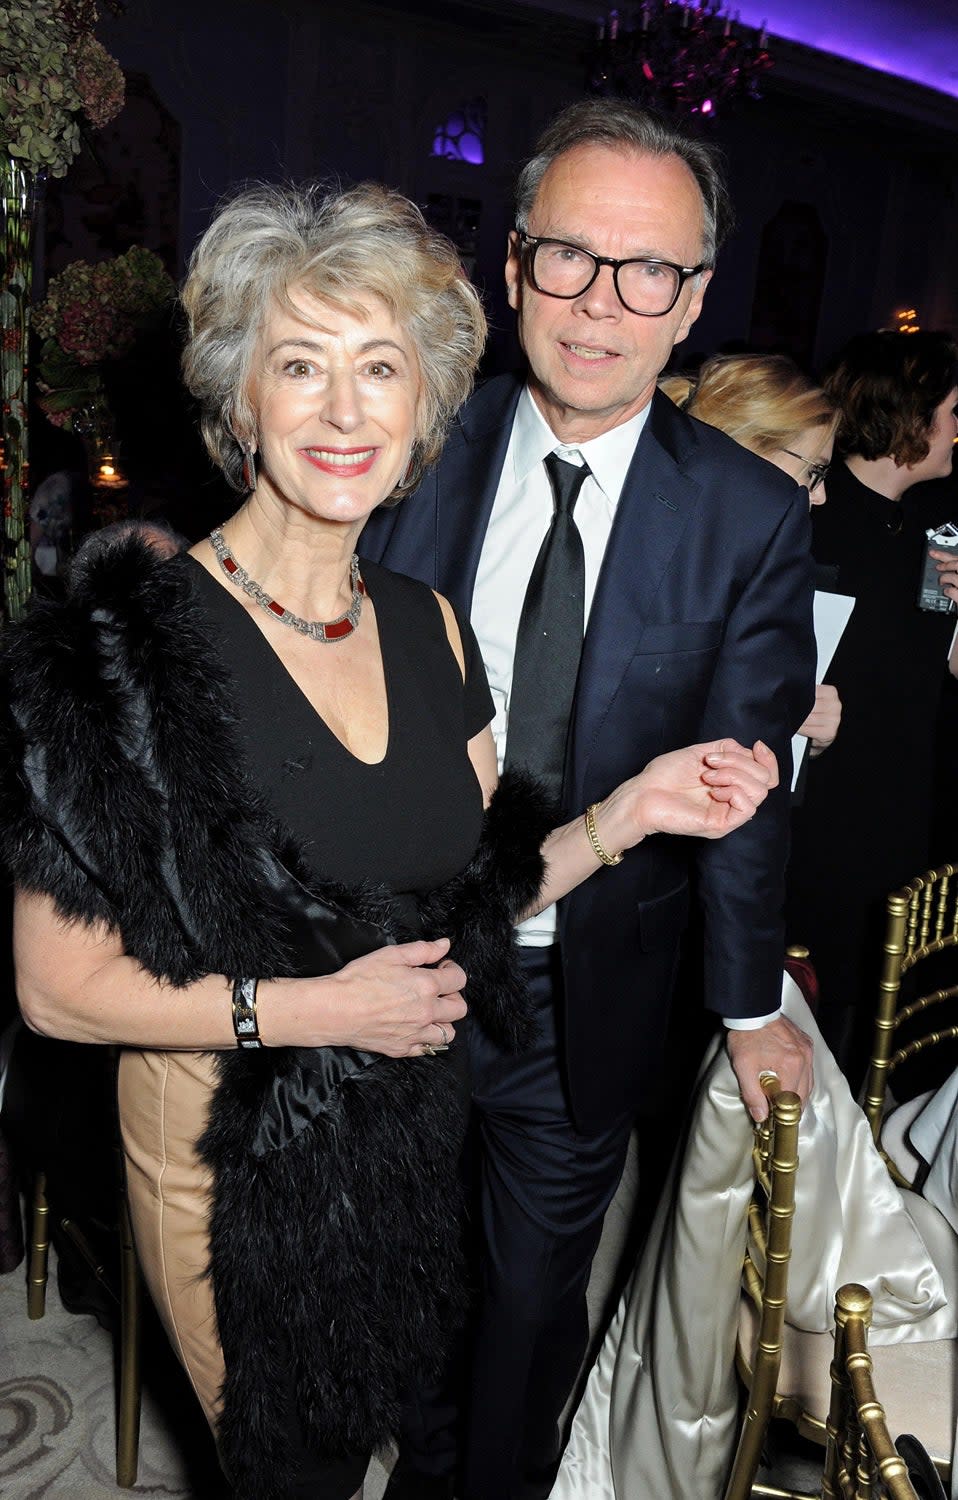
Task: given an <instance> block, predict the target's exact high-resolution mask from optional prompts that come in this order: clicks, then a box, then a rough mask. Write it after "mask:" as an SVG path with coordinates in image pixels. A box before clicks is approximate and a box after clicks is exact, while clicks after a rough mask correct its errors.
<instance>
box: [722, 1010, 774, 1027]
mask: <svg viewBox="0 0 958 1500" xmlns="http://www.w3.org/2000/svg"><path fill="white" fill-rule="evenodd" d="M781 1014H782V1007H781V1006H779V1007H778V1010H773V1011H770V1012H769V1014H768V1015H767V1016H723V1017H722V1024H723V1026H725V1027H726V1028H727V1029H728V1030H729V1031H758V1030H759V1028H760V1027H762V1026H767V1025H768V1023H769V1021H777V1020H778V1018H779V1016H780V1015H781Z"/></svg>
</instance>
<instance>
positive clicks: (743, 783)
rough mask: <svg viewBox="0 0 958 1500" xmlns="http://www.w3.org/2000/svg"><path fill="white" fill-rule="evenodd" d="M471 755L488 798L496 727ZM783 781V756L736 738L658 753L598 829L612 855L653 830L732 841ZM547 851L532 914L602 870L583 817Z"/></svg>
mask: <svg viewBox="0 0 958 1500" xmlns="http://www.w3.org/2000/svg"><path fill="white" fill-rule="evenodd" d="M469 757H470V760H471V761H472V764H473V767H474V769H475V772H476V775H477V777H478V778H479V784H480V786H481V787H482V791H483V797H484V798H485V801H486V803H488V801H489V798H490V797H491V795H492V793H493V791H494V790H495V787H496V781H497V774H496V751H495V744H494V741H493V738H492V732H491V730H489V729H484V730H483V731H482V733H481V734H478V735H476V736H475V738H474V739H472V740H470V742H469ZM777 785H778V765H777V762H776V760H775V756H774V755H773V753H772V751H771V750H769V749H768V747H767V746H766V745H763V744H762V743H761V742H757V743H756V744H755V746H754V747H753V748H752V749H751V750H745V749H743V747H742V746H741V745H739V744H737V743H736V741H735V740H715V741H712V742H710V743H709V744H704V745H689V746H688V747H686V748H685V749H684V750H672V751H670V752H669V753H668V754H667V755H659V756H656V758H655V760H653V761H650V762H649V764H648V765H647V766H646V768H645V770H644V771H641V772H640V773H639V775H637V776H633V777H631V778H630V780H628V781H624V782H623V783H622V785H621V786H618V787H616V789H615V791H614V792H612V793H610V795H609V796H608V797H606V798H605V799H604V801H602V802H600V803H598V804H597V806H596V811H595V830H596V834H597V835H598V838H599V842H600V843H601V845H602V847H603V848H604V849H605V850H606V851H607V853H609V854H610V855H616V854H619V853H621V852H622V851H624V850H626V849H632V848H634V847H635V845H636V844H638V843H641V841H642V839H644V838H646V837H647V836H648V835H649V834H650V833H673V834H687V835H694V836H696V837H699V838H713V839H715V838H724V836H725V835H726V834H727V833H731V832H732V831H733V829H735V828H740V827H741V826H742V824H743V823H745V822H747V821H748V819H749V818H751V817H753V816H754V814H755V811H756V809H757V808H758V807H759V806H760V805H761V803H762V802H764V800H765V798H766V796H767V795H768V792H769V790H770V788H771V787H773V786H777ZM542 853H543V856H544V858H545V862H546V871H545V879H544V880H543V884H542V890H541V892H540V894H539V899H538V900H537V901H536V903H535V905H534V906H533V907H531V908H530V909H529V910H528V911H526V912H524V913H523V916H525V917H530V916H534V915H535V913H536V912H539V911H542V910H543V909H544V908H545V907H547V906H551V904H552V902H553V901H558V900H559V898H560V897H561V896H565V895H567V894H568V892H569V891H571V890H574V889H575V887H576V886H577V885H581V883H582V881H583V880H587V879H588V878H589V876H590V875H594V874H595V872H596V871H597V870H599V869H601V868H602V861H601V860H600V859H599V857H598V855H597V854H596V853H595V850H594V849H593V847H592V843H591V840H590V839H589V836H588V833H587V832H586V827H585V819H584V818H583V817H579V818H575V819H573V821H572V822H571V823H565V824H563V826H562V827H561V828H557V829H555V830H554V832H553V833H550V834H549V837H548V838H547V839H546V841H545V843H544V844H543V846H542Z"/></svg>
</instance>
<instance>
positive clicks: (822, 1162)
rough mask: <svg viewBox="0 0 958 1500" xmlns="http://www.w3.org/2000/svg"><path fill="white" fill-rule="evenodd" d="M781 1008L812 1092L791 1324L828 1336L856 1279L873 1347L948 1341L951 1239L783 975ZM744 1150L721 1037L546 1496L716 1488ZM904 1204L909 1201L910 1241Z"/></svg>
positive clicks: (712, 1497) (955, 1263) (692, 1495)
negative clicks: (885, 1151) (809, 1049)
mask: <svg viewBox="0 0 958 1500" xmlns="http://www.w3.org/2000/svg"><path fill="white" fill-rule="evenodd" d="M783 1007H784V1010H785V1014H786V1015H788V1016H789V1017H790V1018H791V1020H793V1021H794V1022H795V1023H796V1024H797V1025H799V1026H801V1027H802V1029H803V1030H805V1031H807V1032H808V1033H809V1034H810V1035H811V1036H812V1037H813V1040H814V1044H815V1086H814V1089H813V1091H812V1096H811V1098H810V1100H809V1102H808V1104H807V1106H806V1108H805V1111H804V1113H803V1116H802V1123H801V1128H800V1132H799V1154H800V1166H799V1171H798V1177H797V1181H796V1207H795V1220H794V1229H793V1240H792V1261H791V1269H790V1278H789V1296H788V1306H789V1314H788V1316H789V1322H792V1323H794V1324H796V1325H797V1326H798V1327H800V1328H803V1329H807V1330H809V1331H812V1332H824V1331H826V1330H828V1329H830V1328H831V1327H832V1315H833V1309H834V1303H835V1293H836V1291H837V1289H838V1288H839V1287H840V1286H841V1285H842V1284H843V1283H844V1282H846V1281H858V1282H861V1283H862V1284H863V1285H865V1286H866V1287H868V1289H869V1291H870V1292H871V1293H872V1295H873V1297H874V1299H875V1313H874V1326H873V1332H872V1334H871V1336H870V1337H871V1341H872V1342H873V1343H876V1344H878V1343H896V1342H899V1341H903V1340H906V1339H915V1340H918V1339H922V1340H937V1339H946V1338H953V1337H954V1336H955V1334H956V1332H958V1315H956V1300H958V1298H956V1292H958V1236H955V1235H954V1234H953V1232H952V1231H951V1229H950V1228H949V1227H948V1225H947V1224H945V1223H944V1221H943V1220H941V1219H940V1218H939V1217H938V1215H937V1214H936V1213H935V1212H934V1210H932V1209H930V1208H929V1206H928V1205H927V1204H925V1203H924V1202H923V1201H922V1200H921V1199H918V1200H915V1198H914V1195H913V1194H903V1193H902V1192H900V1191H899V1189H898V1188H897V1187H896V1186H895V1185H894V1183H893V1182H892V1181H891V1178H890V1177H889V1175H888V1172H887V1171H886V1169H885V1166H884V1163H883V1162H882V1160H881V1157H880V1156H879V1155H878V1153H877V1151H876V1150H875V1148H874V1145H873V1143H872V1139H871V1134H870V1132H869V1129H868V1125H867V1122H866V1120H865V1117H864V1115H863V1114H862V1112H861V1110H860V1109H859V1108H858V1106H857V1105H856V1104H855V1102H854V1100H853V1099H852V1097H851V1094H850V1092H849V1089H848V1085H847V1083H846V1082H845V1079H844V1078H843V1076H842V1074H841V1073H840V1072H839V1069H838V1067H837V1065H836V1063H835V1061H834V1059H833V1058H832V1056H831V1053H830V1052H829V1051H828V1049H827V1047H826V1046H825V1043H824V1042H823V1041H822V1039H821V1035H820V1033H819V1031H818V1028H817V1026H816V1025H815V1021H814V1019H813V1017H812V1014H811V1012H810V1011H809V1009H808V1006H807V1005H806V1004H805V1001H804V1000H803V999H802V996H801V994H800V992H799V990H798V988H797V986H796V985H795V984H794V983H793V981H792V980H791V979H790V978H789V977H788V976H786V977H785V981H784V986H783ZM751 1147H752V1127H751V1122H750V1120H749V1117H748V1115H747V1113H746V1110H745V1108H744V1106H743V1104H742V1102H741V1099H740V1098H739V1093H738V1088H737V1085H736V1082H735V1077H734V1074H733V1073H732V1069H731V1066H730V1065H729V1062H728V1059H727V1056H726V1053H725V1049H724V1047H723V1046H722V1044H721V1039H717V1040H716V1042H715V1043H714V1044H713V1047H712V1049H711V1051H710V1053H709V1054H708V1055H707V1057H706V1059H705V1062H704V1063H703V1067H702V1070H701V1072H700V1075H699V1081H698V1085H697V1091H696V1096H695V1098H694V1100H693V1106H692V1112H691V1117H690V1122H689V1127H688V1132H687V1135H686V1138H685V1142H684V1144H683V1146H682V1147H680V1150H679V1153H678V1156H677V1161H676V1163H675V1164H674V1165H673V1168H672V1173H671V1176H670V1179H669V1182H668V1183H667V1185H666V1188H665V1191H664V1193H663V1196H662V1202H661V1204H660V1206H659V1210H658V1213H657V1215H656V1218H655V1222H654V1224H653V1226H652V1229H651V1232H650V1235H649V1239H648V1242H647V1244H646V1247H645V1250H644V1251H643V1254H642V1257H641V1259H640V1261H639V1263H638V1265H637V1267H636V1269H635V1271H634V1273H633V1275H632V1279H631V1281H630V1283H629V1285H628V1286H627V1288H626V1290H625V1292H624V1294H623V1296H622V1299H621V1302H620V1304H619V1307H618V1310H617V1312H616V1315H615V1317H614V1319H613V1321H612V1324H611V1325H610V1328H609V1331H608V1334H607V1336H606V1338H605V1341H604V1343H603V1346H602V1348H601V1350H600V1353H599V1358H598V1360H597V1362H596V1364H595V1366H594V1368H593V1370H592V1372H591V1375H590V1377H589V1381H588V1384H587V1387H586V1391H585V1394H584V1396H583V1398H582V1402H581V1404H580V1406H579V1409H578V1411H577V1413H576V1417H575V1421H574V1424H573V1428H572V1435H571V1439H570V1442H569V1446H568V1448H567V1450H566V1453H565V1455H564V1458H563V1461H562V1467H561V1469H560V1471H559V1475H558V1478H557V1480H556V1483H555V1486H554V1487H553V1490H552V1494H551V1500H634V1497H637V1496H648V1497H653V1496H654V1497H655V1500H716V1497H717V1496H719V1495H720V1494H721V1492H722V1486H723V1484H724V1481H725V1478H726V1475H727V1472H728V1468H729V1464H730V1462H731V1455H732V1450H733V1447H734V1443H735V1439H736V1435H737V1431H738V1391H737V1383H736V1379H735V1374H734V1353H735V1339H736V1328H737V1321H738V1306H739V1295H740V1291H739V1288H740V1272H741V1265H742V1257H743V1253H744V1249H745V1235H746V1214H747V1205H748V1200H749V1196H750V1194H751V1191H752V1161H751ZM910 1202H911V1203H917V1211H916V1213H915V1219H917V1220H919V1221H920V1223H921V1225H922V1230H921V1232H920V1231H919V1228H918V1227H917V1224H916V1222H915V1219H913V1217H912V1215H911V1213H910V1212H909V1203H910ZM931 1239H933V1240H934V1249H933V1250H932V1251H931V1252H930V1251H929V1249H928V1248H927V1247H926V1240H931Z"/></svg>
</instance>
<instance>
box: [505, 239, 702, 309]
mask: <svg viewBox="0 0 958 1500" xmlns="http://www.w3.org/2000/svg"><path fill="white" fill-rule="evenodd" d="M516 234H517V235H518V236H519V238H520V240H521V241H522V245H523V249H524V250H525V253H526V270H527V273H528V275H529V279H530V280H531V282H532V285H533V286H534V287H535V289H536V291H537V292H543V293H544V294H545V296H547V297H562V298H565V299H566V300H567V301H571V300H572V299H573V298H574V297H581V296H582V294H583V292H587V291H588V290H589V287H590V286H591V285H592V283H593V282H594V281H595V279H596V277H597V276H598V274H599V271H600V270H601V269H602V267H603V266H611V267H612V280H613V283H614V285H615V290H616V293H617V295H618V298H619V301H620V302H621V303H622V306H623V307H624V308H626V309H627V310H628V311H629V312H633V313H638V314H639V316H640V317H642V318H663V317H664V316H665V314H666V313H670V312H671V311H672V309H673V307H674V306H675V304H676V302H677V301H678V300H679V293H680V292H681V290H682V288H683V286H684V285H685V283H686V282H687V281H688V279H689V277H690V276H698V274H699V272H700V271H704V270H705V264H704V262H703V264H702V265H700V266H676V265H673V264H672V262H671V261H669V260H652V259H648V258H640V259H635V260H612V259H611V258H610V257H609V256H608V255H593V253H592V251H591V250H583V248H582V246H581V245H567V244H566V243H565V241H564V240H547V239H541V238H538V237H537V236H535V235H532V234H526V232H525V230H524V229H517V230H516Z"/></svg>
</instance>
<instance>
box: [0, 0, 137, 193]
mask: <svg viewBox="0 0 958 1500" xmlns="http://www.w3.org/2000/svg"><path fill="white" fill-rule="evenodd" d="M108 3H109V4H110V8H111V9H112V10H114V11H118V10H119V9H120V8H121V6H120V3H119V0H108ZM96 22H97V7H96V4H95V3H94V0H0V148H2V149H3V150H5V151H6V152H7V153H8V155H10V156H12V157H14V158H16V159H17V160H19V161H21V162H23V164H24V165H25V166H27V167H29V168H30V169H31V170H32V171H34V172H39V171H42V170H44V169H45V170H46V171H48V172H49V173H50V174H51V176H53V177H63V176H65V174H66V170H67V168H68V167H69V165H70V163H71V162H72V160H73V158H74V157H75V156H76V154H77V152H78V151H79V149H80V120H81V118H85V119H86V120H87V121H88V122H89V123H90V124H91V125H94V126H96V127H100V126H103V125H106V124H108V123H109V122H110V120H112V119H113V118H114V116H115V115H117V114H118V113H119V111H120V109H121V108H122V105H123V99H124V81H123V73H122V72H121V70H120V66H119V64H118V63H117V62H116V61H115V60H114V58H112V57H111V56H110V54H109V53H108V52H107V51H106V50H105V48H104V47H103V46H102V45H101V44H100V43H99V42H98V41H97V39H96V37H95V36H94V35H93V28H94V26H95V25H96Z"/></svg>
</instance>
